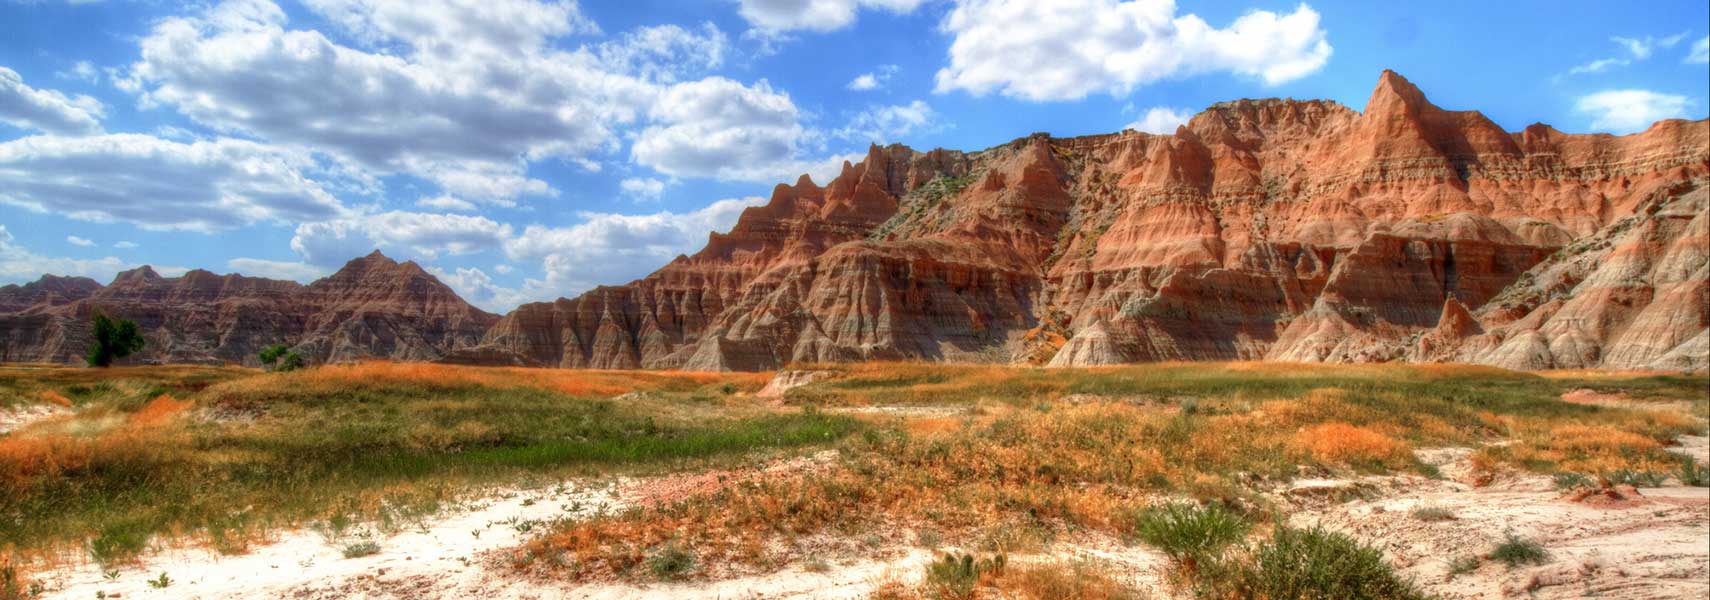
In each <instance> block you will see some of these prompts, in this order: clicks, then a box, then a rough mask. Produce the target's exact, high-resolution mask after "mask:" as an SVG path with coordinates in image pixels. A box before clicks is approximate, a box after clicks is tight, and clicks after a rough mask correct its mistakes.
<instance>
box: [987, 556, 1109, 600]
mask: <svg viewBox="0 0 1710 600" xmlns="http://www.w3.org/2000/svg"><path fill="white" fill-rule="evenodd" d="M1114 572H1117V570H1116V569H1115V568H1113V567H1111V566H1110V565H1101V564H1094V563H1088V562H1073V563H1069V562H1050V563H1036V564H1028V565H1019V566H1016V565H1011V566H1009V567H1008V568H1005V569H1004V570H1003V572H1002V573H1000V574H998V576H997V577H996V578H994V579H993V580H992V581H991V582H990V584H991V589H993V590H995V591H998V592H1001V593H1000V594H998V595H997V596H996V597H999V598H1011V599H1014V600H1138V599H1139V598H1142V597H1143V596H1142V595H1141V594H1140V592H1139V591H1137V590H1135V589H1134V588H1132V587H1129V586H1128V585H1126V584H1124V583H1122V582H1120V581H1117V580H1116V579H1115V578H1113V577H1111V574H1112V573H1114Z"/></svg>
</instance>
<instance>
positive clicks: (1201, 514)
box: [1131, 503, 1251, 565]
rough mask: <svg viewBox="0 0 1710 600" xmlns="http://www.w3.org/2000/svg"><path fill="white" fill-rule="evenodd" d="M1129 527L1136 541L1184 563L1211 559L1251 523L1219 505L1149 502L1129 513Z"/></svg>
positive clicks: (1238, 537)
mask: <svg viewBox="0 0 1710 600" xmlns="http://www.w3.org/2000/svg"><path fill="white" fill-rule="evenodd" d="M1131 527H1132V529H1133V531H1134V535H1135V537H1137V538H1139V539H1140V541H1142V542H1145V543H1146V544H1148V545H1150V546H1152V547H1154V548H1157V549H1159V550H1161V551H1163V553H1164V554H1167V555H1169V557H1170V558H1171V559H1174V560H1176V561H1177V562H1179V563H1183V564H1186V565H1192V564H1194V563H1199V562H1205V561H1207V560H1210V559H1215V558H1217V556H1218V555H1219V554H1221V553H1222V551H1223V550H1224V549H1225V548H1227V547H1229V546H1230V545H1233V544H1235V543H1237V542H1240V541H1241V540H1242V538H1244V537H1246V535H1247V530H1248V529H1250V528H1251V524H1249V523H1248V522H1247V520H1246V519H1244V518H1242V517H1241V515H1239V514H1236V513H1235V512H1234V511H1231V510H1229V509H1226V508H1223V507H1222V506H1219V505H1215V504H1214V505H1210V506H1203V507H1201V506H1193V505H1189V504H1181V503H1171V504H1164V505H1161V506H1152V507H1148V508H1145V509H1142V510H1140V511H1138V512H1137V513H1136V514H1135V515H1134V516H1133V523H1132V526H1131Z"/></svg>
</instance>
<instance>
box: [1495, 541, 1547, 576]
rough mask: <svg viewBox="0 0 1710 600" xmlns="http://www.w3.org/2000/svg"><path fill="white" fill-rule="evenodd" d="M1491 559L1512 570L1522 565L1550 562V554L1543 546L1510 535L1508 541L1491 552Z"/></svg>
mask: <svg viewBox="0 0 1710 600" xmlns="http://www.w3.org/2000/svg"><path fill="white" fill-rule="evenodd" d="M1490 559H1491V560H1494V561H1497V562H1500V563H1502V564H1505V565H1508V568H1510V569H1512V568H1514V567H1518V566H1520V565H1527V564H1543V563H1544V562H1545V561H1548V560H1550V552H1549V551H1548V550H1545V549H1544V545H1543V544H1540V543H1538V542H1535V541H1532V540H1528V539H1525V538H1522V537H1520V536H1517V535H1514V534H1513V533H1509V534H1508V536H1507V539H1504V540H1503V541H1502V543H1501V544H1497V545H1496V549H1494V550H1491V551H1490Z"/></svg>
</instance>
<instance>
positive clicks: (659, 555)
mask: <svg viewBox="0 0 1710 600" xmlns="http://www.w3.org/2000/svg"><path fill="white" fill-rule="evenodd" d="M694 570H695V554H694V553H693V552H690V551H689V550H687V549H684V548H683V547H681V546H679V545H678V544H677V542H675V541H672V542H667V543H666V544H665V545H664V546H662V547H660V548H659V549H658V550H656V551H655V552H654V553H653V555H652V556H649V557H647V572H648V573H649V574H651V575H653V578H654V579H658V580H661V581H676V580H680V579H684V578H686V577H688V576H689V574H690V573H693V572H694Z"/></svg>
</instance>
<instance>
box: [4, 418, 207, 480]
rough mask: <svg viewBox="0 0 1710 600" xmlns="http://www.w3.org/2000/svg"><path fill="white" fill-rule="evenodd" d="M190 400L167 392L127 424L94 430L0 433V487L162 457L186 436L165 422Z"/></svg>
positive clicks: (140, 462) (126, 422)
mask: <svg viewBox="0 0 1710 600" xmlns="http://www.w3.org/2000/svg"><path fill="white" fill-rule="evenodd" d="M190 405H191V403H190V402H187V401H179V400H177V399H175V398H173V397H172V396H171V395H168V394H161V395H160V396H159V397H156V398H155V399H154V400H151V401H149V403H148V404H146V405H144V406H143V408H142V409H141V410H138V411H137V412H136V413H134V414H131V415H130V416H129V417H128V418H127V419H126V420H125V423H124V424H123V425H120V426H117V427H109V428H106V429H102V430H99V431H97V432H95V433H94V434H92V435H79V434H76V433H72V432H64V431H52V432H24V433H20V434H15V435H10V436H6V437H3V438H0V490H5V491H21V490H24V489H27V488H28V487H29V486H31V485H34V483H35V482H37V481H39V480H42V479H45V478H53V477H66V476H71V475H73V474H76V473H78V472H81V471H84V470H87V469H96V468H102V467H104V466H111V465H119V464H142V463H147V462H158V459H160V458H161V457H164V456H166V454H167V453H169V452H172V451H173V450H172V448H174V447H176V445H177V444H179V443H180V442H182V440H180V439H178V438H177V437H176V436H177V435H178V432H175V431H172V430H170V429H168V428H165V427H164V426H165V425H167V424H168V423H170V422H171V421H172V420H173V418H174V417H176V416H177V415H178V414H180V413H182V412H184V410H185V409H187V408H189V407H190Z"/></svg>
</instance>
